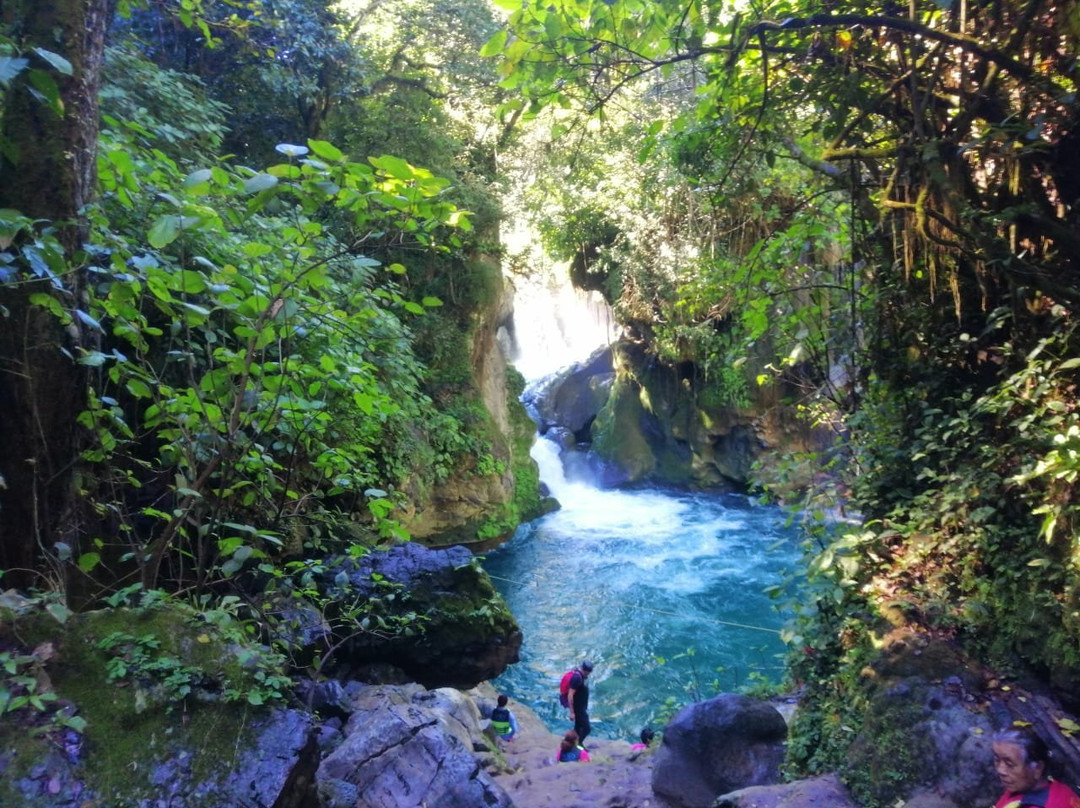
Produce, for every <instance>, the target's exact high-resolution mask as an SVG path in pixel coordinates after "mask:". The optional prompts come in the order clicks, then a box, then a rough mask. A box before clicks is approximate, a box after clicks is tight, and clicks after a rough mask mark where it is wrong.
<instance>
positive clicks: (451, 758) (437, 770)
mask: <svg viewBox="0 0 1080 808" xmlns="http://www.w3.org/2000/svg"><path fill="white" fill-rule="evenodd" d="M481 738H482V731H481V729H480V713H479V711H478V710H477V708H476V705H475V704H474V703H473V702H472V701H471V700H470V699H469V698H468V697H466V696H465V695H464V694H462V693H460V692H458V691H454V690H450V689H442V690H435V691H428V690H426V689H424V688H422V687H419V686H417V685H411V686H410V685H407V686H404V687H399V686H388V685H380V686H374V687H370V688H366V689H364V690H363V691H362V692H361V693H360V694H358V696H357V699H356V702H355V710H354V712H353V715H352V717H351V718H350V719H349V722H348V724H347V725H346V727H345V739H344V740H343V741H342V742H341V744H340V745H339V746H338V747H337V748H336V749H335V750H334V751H333V752H331V753H330V754H329V755H327V757H326V758H325V759H324V760H323V762H322V765H321V766H320V767H319V770H318V774H317V783H318V793H319V798H320V804H321V805H322V806H323V808H354V806H356V805H360V804H362V805H363V806H365V808H416V806H419V805H429V806H439V808H476V806H481V805H482V806H489V807H490V808H513V803H512V802H511V801H510V798H509V797H508V796H507V794H506V792H505V791H503V789H502V788H501V787H500V786H498V785H497V784H496V783H495V782H494V781H493V780H492V778H491V775H489V774H488V773H487V772H486V771H484V770H483V769H482V768H481V766H480V763H479V761H478V760H477V758H476V756H475V755H474V754H473V751H472V748H473V744H474V740H475V741H479V740H481ZM357 795H362V802H358V800H357Z"/></svg>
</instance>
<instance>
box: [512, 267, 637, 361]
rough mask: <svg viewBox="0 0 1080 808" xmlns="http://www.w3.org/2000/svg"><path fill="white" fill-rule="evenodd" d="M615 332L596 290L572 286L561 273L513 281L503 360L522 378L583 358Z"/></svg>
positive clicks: (617, 328) (615, 333)
mask: <svg viewBox="0 0 1080 808" xmlns="http://www.w3.org/2000/svg"><path fill="white" fill-rule="evenodd" d="M620 333H621V329H620V327H619V326H618V325H617V324H616V322H615V318H614V316H613V315H612V312H611V308H610V307H609V306H608V304H607V301H605V300H604V298H603V296H602V295H601V294H600V293H599V292H582V291H581V290H579V289H575V288H574V287H573V285H572V284H571V283H570V280H569V279H568V278H566V277H563V278H561V279H559V278H556V277H554V276H553V277H549V278H547V279H541V280H534V281H520V280H518V281H515V290H514V319H513V339H512V340H511V342H512V345H511V348H510V352H509V358H510V361H511V362H512V363H513V365H514V367H516V368H517V369H518V371H520V372H521V375H522V376H524V377H525V379H526V380H527V381H534V380H536V379H540V378H543V377H544V376H548V375H550V374H552V373H554V372H555V371H557V370H559V369H560V368H564V367H567V366H568V365H572V364H574V363H575V362H579V361H581V360H583V359H585V358H586V357H587V356H588V355H589V354H590V353H592V352H593V351H594V350H595V349H597V348H599V347H600V346H602V345H609V344H611V343H612V342H613V341H614V340H615V339H616V338H617V337H618V336H619V334H620Z"/></svg>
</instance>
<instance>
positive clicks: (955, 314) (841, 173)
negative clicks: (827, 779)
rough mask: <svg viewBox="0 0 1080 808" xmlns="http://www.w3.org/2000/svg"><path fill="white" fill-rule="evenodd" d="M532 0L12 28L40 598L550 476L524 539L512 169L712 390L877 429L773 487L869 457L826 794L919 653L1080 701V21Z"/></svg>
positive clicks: (248, 8)
mask: <svg viewBox="0 0 1080 808" xmlns="http://www.w3.org/2000/svg"><path fill="white" fill-rule="evenodd" d="M500 5H502V7H503V8H504V10H505V11H506V12H507V24H506V26H505V27H500V25H499V24H498V22H497V16H496V14H495V12H494V11H493V10H492V9H490V8H489V7H488V6H487V5H486V4H484V3H482V2H472V1H470V2H449V0H398V1H397V2H391V3H371V4H369V5H360V6H355V7H345V8H343V9H335V8H332V7H329V6H328V5H327V4H326V3H325V2H323V1H322V0H280V2H278V1H276V0H275V2H270V0H263V1H262V2H251V3H233V2H227V3H218V4H213V3H209V2H206V3H202V4H200V3H197V2H187V1H186V0H185V2H184V3H181V4H179V5H173V4H171V3H168V2H165V3H120V4H118V11H119V12H120V13H119V14H118V15H117V16H116V17H115V18H111V17H109V16H108V13H107V12H108V9H110V8H111V5H110V4H107V3H104V2H92V3H88V4H83V3H76V2H71V1H70V0H59V1H58V2H53V3H49V4H33V3H30V4H28V5H27V4H15V5H13V6H12V8H11V10H7V11H5V14H6V15H7V16H6V17H5V19H4V24H5V27H4V28H3V29H2V30H0V87H2V89H3V93H4V94H3V116H4V117H3V138H4V139H3V143H2V150H0V156H2V159H3V164H2V166H0V180H2V182H0V250H2V252H0V307H2V308H0V315H2V317H0V360H2V361H3V363H4V364H3V366H2V367H0V374H2V375H0V412H2V415H3V419H2V420H0V443H2V445H3V446H4V447H5V450H4V451H5V455H6V457H5V458H4V465H3V466H2V467H0V474H2V475H3V477H2V479H0V483H2V485H0V489H4V490H2V491H0V507H2V509H3V510H2V515H3V521H2V523H0V569H3V571H4V575H5V578H4V583H5V585H17V586H20V587H25V588H30V589H33V590H35V591H37V592H39V593H47V599H49V600H50V601H51V602H52V605H53V606H54V610H55V611H56V612H57V613H58V614H64V613H65V612H66V609H67V608H69V607H70V606H76V605H81V604H85V603H95V602H100V601H101V600H102V598H108V597H110V596H112V597H115V596H116V595H117V594H118V593H122V592H125V591H127V590H126V589H125V587H127V586H128V585H129V584H132V583H136V582H137V583H138V584H139V585H141V586H142V587H144V588H145V589H147V590H151V589H155V588H157V587H163V588H166V589H168V590H170V591H173V592H184V593H194V595H195V597H196V598H199V597H202V596H204V595H211V594H215V593H216V594H220V593H222V592H227V591H229V588H228V586H227V584H228V582H230V581H232V580H235V579H236V578H237V576H239V575H241V573H243V572H245V571H251V570H253V569H259V570H261V572H262V574H263V575H265V576H268V577H269V578H270V579H272V580H281V579H282V578H286V577H289V576H291V575H293V574H294V573H296V574H302V573H303V572H304V571H305V570H309V569H310V565H311V564H312V563H317V561H316V559H318V558H321V557H323V556H325V555H326V554H328V553H330V552H353V553H357V552H362V551H363V549H362V548H363V547H366V546H372V545H374V544H377V543H378V542H379V541H382V540H391V539H394V538H397V537H401V536H403V535H404V533H405V531H404V530H403V528H402V524H401V520H402V518H403V515H404V514H407V513H408V512H409V509H410V508H412V507H414V506H416V505H417V504H420V503H423V502H424V501H425V497H426V496H427V495H428V493H429V492H430V491H431V490H432V488H433V487H435V486H438V485H440V484H441V483H443V482H445V481H446V480H447V479H450V478H452V477H454V476H457V475H461V474H465V475H474V476H475V477H476V478H482V477H499V476H500V475H503V474H505V473H506V472H507V471H508V470H512V471H513V472H514V474H515V476H516V477H517V480H518V486H517V489H516V491H517V495H516V499H514V500H513V501H512V502H511V503H509V504H508V505H506V507H505V508H503V510H502V511H501V512H498V513H494V514H492V515H491V517H490V519H489V520H488V521H487V522H486V523H485V524H483V525H479V526H475V527H476V529H475V531H474V535H477V534H478V535H479V536H481V537H485V538H486V537H490V536H495V535H499V534H501V533H504V532H506V530H508V529H510V528H512V527H513V525H514V524H515V523H516V521H517V520H518V519H519V518H521V516H522V515H524V514H527V513H528V512H529V510H530V508H531V507H533V505H534V504H535V501H536V499H537V497H538V491H537V489H536V482H535V474H534V472H532V475H533V476H530V469H529V468H528V467H527V461H524V462H523V461H522V457H523V454H524V453H523V451H522V449H523V446H522V443H523V441H526V440H527V434H528V427H527V425H522V424H520V423H519V424H518V425H517V428H516V431H515V433H514V435H515V436H516V437H513V438H510V437H508V436H506V435H502V434H501V433H500V431H499V430H498V429H497V428H495V426H494V424H493V423H492V418H491V414H490V413H489V412H487V411H486V410H485V409H484V407H483V405H482V403H481V398H480V395H479V391H478V389H477V385H476V380H475V378H474V377H473V375H472V374H473V369H474V364H473V357H472V356H471V350H472V338H473V335H474V334H475V331H476V329H477V328H479V327H480V325H479V324H480V323H481V321H482V320H483V312H485V311H489V310H490V308H491V307H492V306H493V305H494V303H495V301H496V300H497V298H498V296H499V294H500V289H501V278H500V273H499V269H498V254H499V251H500V248H499V245H498V236H497V234H498V227H499V222H500V216H501V215H502V214H501V212H500V196H501V195H502V193H503V189H501V188H500V187H499V182H500V181H501V180H502V179H504V178H506V177H509V178H510V179H511V180H512V181H513V187H512V188H511V189H509V192H508V193H509V196H508V198H507V199H506V203H507V204H508V205H510V206H512V209H513V210H514V211H515V213H516V214H517V215H521V216H530V217H531V218H532V222H533V224H534V226H535V228H536V230H537V232H538V233H539V235H540V238H541V240H542V242H543V245H544V248H545V249H546V251H547V253H548V254H549V255H550V256H551V257H553V258H556V259H561V260H566V261H568V262H569V263H570V266H571V273H572V276H573V279H574V281H575V282H576V283H577V284H578V285H579V286H581V287H582V288H587V289H595V290H599V291H601V292H602V293H603V294H604V295H605V296H606V297H607V298H608V300H609V301H610V302H611V303H612V305H613V306H614V308H615V310H616V312H617V315H618V316H619V318H620V320H621V322H622V323H624V324H625V325H626V327H627V328H628V332H629V334H630V335H631V337H632V338H633V339H635V340H636V341H638V342H639V343H641V344H642V345H643V346H645V350H646V353H647V354H648V355H649V356H650V357H651V358H652V359H653V360H654V361H656V362H658V363H661V364H665V365H670V366H677V367H678V368H679V372H680V374H681V375H682V377H683V378H685V379H687V380H688V382H690V385H689V388H688V389H689V390H690V391H691V393H692V394H693V395H695V396H698V397H700V398H701V399H703V400H707V401H709V402H711V403H713V404H716V405H730V406H736V407H742V406H746V405H747V404H749V403H750V402H751V401H753V400H754V399H755V396H756V394H757V393H756V391H757V389H758V385H760V384H762V383H767V384H775V385H778V386H780V387H781V388H782V389H784V390H785V391H787V393H788V394H789V396H790V399H791V403H792V404H793V405H794V406H797V407H799V408H800V409H801V411H802V412H803V413H804V415H805V417H806V418H807V419H809V420H812V421H814V422H815V423H817V424H820V425H823V426H827V427H829V428H831V429H832V430H833V431H834V433H835V435H836V441H835V445H834V446H833V448H832V449H831V450H830V451H828V452H826V453H822V454H821V455H819V456H813V457H805V456H797V457H792V458H790V464H789V466H788V467H787V470H786V471H785V469H784V468H783V467H781V468H780V470H779V471H777V470H776V469H777V467H776V465H775V464H773V465H771V466H770V467H769V468H770V473H769V475H768V476H766V475H765V474H764V473H763V475H762V485H763V486H765V487H773V486H775V487H776V488H777V489H778V490H788V491H790V488H791V485H792V484H793V482H795V481H799V482H800V484H801V483H802V482H803V481H805V479H806V475H805V474H804V473H803V472H804V470H805V469H806V468H807V467H808V466H811V465H812V466H813V467H814V468H815V469H824V470H827V471H828V473H827V474H818V475H816V476H814V477H813V479H812V481H811V483H810V484H808V485H806V486H805V487H804V490H803V493H804V497H803V498H802V499H800V500H799V501H798V504H799V505H801V506H802V507H803V508H805V509H806V512H808V513H814V512H815V511H820V513H821V516H822V518H821V520H820V523H819V524H817V525H811V526H810V528H809V530H808V540H807V552H808V559H807V565H808V571H809V573H810V580H809V584H808V588H807V589H806V590H805V591H806V593H807V594H806V595H805V596H804V597H803V599H802V600H801V601H800V602H799V603H798V604H797V605H796V609H797V611H798V615H799V619H798V621H796V623H795V624H793V626H792V627H791V634H790V639H791V640H792V644H793V648H796V649H799V650H798V652H797V653H796V654H795V655H794V656H793V662H792V673H793V677H794V678H796V679H798V680H799V681H801V682H804V683H806V686H807V698H806V705H807V707H806V709H805V710H804V713H803V715H804V720H803V723H802V725H801V726H800V727H799V729H798V732H800V733H801V738H802V742H799V743H794V744H793V745H792V749H793V761H792V762H793V766H794V768H795V769H796V770H801V771H817V770H821V769H824V768H828V767H833V766H836V765H838V764H840V763H841V762H842V759H843V755H844V750H845V748H846V747H845V743H846V741H845V737H846V736H845V732H846V731H847V730H842V728H843V727H847V728H848V729H850V728H851V727H852V726H855V725H857V724H858V722H859V721H860V720H862V719H861V718H860V717H859V715H858V710H857V708H858V700H857V699H856V698H853V697H852V694H851V692H850V690H848V689H846V688H847V684H845V683H848V684H849V683H850V681H851V679H852V677H853V676H854V673H855V672H857V671H858V669H859V668H860V667H861V665H862V663H863V660H864V659H865V656H866V654H867V653H869V649H871V648H872V647H873V644H874V642H875V641H876V640H877V638H878V635H879V634H880V632H881V631H883V630H884V627H885V626H888V625H895V624H896V623H897V622H898V621H902V622H905V623H906V624H908V625H912V626H918V627H920V628H922V629H924V630H928V631H933V632H937V633H940V634H943V635H947V636H951V637H955V638H957V639H958V640H960V641H961V642H962V643H963V644H964V645H965V646H966V648H967V649H968V650H969V651H970V652H971V653H973V654H975V655H977V656H979V657H980V658H983V659H985V660H987V661H989V662H992V663H993V664H996V665H999V666H1002V668H1003V669H1005V670H1006V671H1013V672H1019V671H1021V670H1023V671H1028V672H1033V673H1035V674H1036V675H1038V676H1040V677H1042V678H1043V679H1045V680H1047V681H1049V682H1051V683H1052V684H1053V685H1055V686H1057V687H1058V688H1059V689H1060V690H1061V691H1062V692H1063V693H1068V692H1072V693H1074V694H1075V692H1077V691H1076V687H1075V686H1076V684H1077V683H1078V682H1080V620H1078V618H1080V593H1078V591H1077V586H1078V582H1080V567H1078V565H1080V555H1078V549H1077V540H1076V534H1077V526H1078V525H1077V520H1078V512H1077V508H1078V506H1077V494H1076V482H1077V476H1078V473H1080V417H1078V411H1077V395H1076V389H1075V384H1076V378H1077V376H1076V368H1077V366H1078V365H1080V360H1078V359H1076V356H1077V348H1078V347H1080V346H1078V344H1077V334H1076V318H1075V313H1074V311H1073V309H1074V308H1075V306H1076V304H1077V302H1078V301H1080V276H1078V272H1077V270H1078V267H1077V261H1078V260H1080V242H1078V237H1077V233H1078V232H1080V227H1078V225H1080V221H1078V215H1080V214H1078V213H1077V208H1078V205H1080V185H1078V180H1077V178H1078V177H1080V148H1077V147H1078V145H1080V134H1078V126H1077V124H1078V123H1080V121H1078V120H1077V119H1078V116H1080V105H1078V104H1077V103H1076V91H1077V81H1078V78H1080V77H1078V70H1080V66H1078V64H1077V57H1076V54H1077V51H1078V44H1080V42H1078V40H1080V13H1078V7H1077V6H1076V4H1075V3H1058V4H1054V3H1047V2H1044V1H1043V0H1026V1H1025V0H1004V1H1003V2H998V3H993V4H972V3H969V2H967V1H966V0H944V2H943V1H942V0H935V2H929V1H927V2H921V0H920V1H918V2H912V3H910V4H909V5H908V6H907V7H904V8H901V7H899V6H895V5H891V4H884V5H882V4H865V3H858V2H857V3H854V4H848V5H847V6H845V8H844V9H842V13H838V12H837V9H835V8H834V7H833V6H832V5H829V4H819V3H817V2H814V0H798V2H796V1H795V0H769V2H763V3H757V4H754V5H753V6H752V7H751V8H746V9H735V8H728V7H722V6H720V5H719V4H712V5H706V4H700V3H695V2H675V1H674V0H659V1H658V2H654V1H653V0H544V1H543V2H540V0H505V2H502V3H500ZM57 32H59V33H57ZM106 43H108V46H107V47H106ZM485 43H486V44H485ZM99 124H100V126H99ZM43 133H44V134H43ZM496 156H498V157H499V160H498V161H497V160H496ZM497 163H498V164H497ZM418 166H424V167H423V168H420V167H418ZM516 384H519V380H518V381H517V382H515V380H513V379H512V380H510V388H511V389H512V390H513V389H519V388H517V387H516V386H515V385H516ZM522 435H524V436H525V437H524V438H523V437H522ZM27 458H29V459H32V462H25V460H26V459H27ZM838 508H843V509H847V510H849V511H851V512H853V513H855V514H858V515H859V517H860V522H861V523H860V525H859V527H858V529H855V530H850V531H845V530H837V529H835V528H834V527H831V526H830V524H829V522H828V521H827V520H826V519H825V518H824V517H825V516H826V515H829V514H832V513H835V511H836V509H838ZM45 596H46V595H43V597H45ZM203 602H205V601H203ZM867 615H870V617H871V619H866V616H867ZM885 618H888V620H886V619H885ZM890 621H891V622H890Z"/></svg>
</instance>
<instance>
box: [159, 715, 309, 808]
mask: <svg viewBox="0 0 1080 808" xmlns="http://www.w3.org/2000/svg"><path fill="white" fill-rule="evenodd" d="M247 737H249V738H252V739H253V741H252V742H251V743H250V744H249V745H247V746H246V748H245V749H244V751H243V752H242V753H241V754H240V757H239V760H238V761H237V763H236V764H235V765H234V767H233V770H232V772H230V773H229V774H228V775H227V776H226V778H225V780H224V782H223V784H222V786H221V789H220V792H221V799H219V800H217V802H216V803H213V802H210V803H204V804H217V805H265V806H269V808H306V806H309V805H312V804H313V800H314V783H315V771H316V768H317V766H318V762H319V752H318V743H317V737H316V734H315V732H314V725H313V723H312V720H311V716H310V715H308V714H306V713H301V712H298V711H296V710H274V711H273V712H272V713H271V714H270V715H269V716H266V717H265V718H262V719H260V720H259V721H257V722H256V723H255V724H254V725H253V726H252V727H251V730H250V734H249V735H248V736H247ZM189 782H197V781H189ZM171 804H172V803H170V805H171Z"/></svg>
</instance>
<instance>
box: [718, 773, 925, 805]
mask: <svg viewBox="0 0 1080 808" xmlns="http://www.w3.org/2000/svg"><path fill="white" fill-rule="evenodd" d="M909 805H910V803H909ZM713 808H857V806H856V805H855V803H854V802H852V801H851V796H850V795H849V794H848V791H847V789H846V788H845V787H844V784H843V783H841V782H840V780H839V778H837V777H836V775H834V774H829V775H826V776H824V777H815V778H813V779H810V780H797V781H795V782H794V783H783V784H780V785H773V786H749V787H747V788H741V789H739V790H738V791H732V792H731V793H729V794H724V795H723V796H721V797H718V798H717V800H716V802H715V803H714V804H713ZM925 808H930V806H925Z"/></svg>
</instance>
